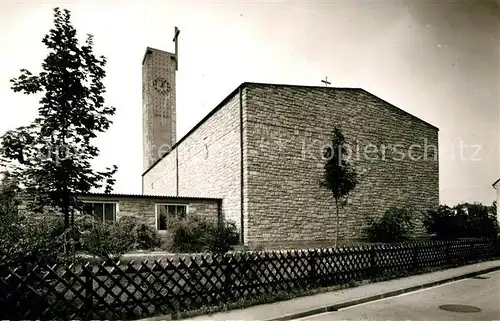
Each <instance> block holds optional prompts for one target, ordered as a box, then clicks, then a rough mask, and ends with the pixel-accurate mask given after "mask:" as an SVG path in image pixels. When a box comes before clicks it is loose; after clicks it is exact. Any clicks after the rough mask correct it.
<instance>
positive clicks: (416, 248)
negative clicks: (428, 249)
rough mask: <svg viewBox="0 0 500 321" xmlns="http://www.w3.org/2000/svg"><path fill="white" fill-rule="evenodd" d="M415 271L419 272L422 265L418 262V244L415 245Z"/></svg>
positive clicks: (413, 259)
mask: <svg viewBox="0 0 500 321" xmlns="http://www.w3.org/2000/svg"><path fill="white" fill-rule="evenodd" d="M412 261H413V270H418V268H419V266H420V264H419V262H418V244H415V245H414V246H413V258H412Z"/></svg>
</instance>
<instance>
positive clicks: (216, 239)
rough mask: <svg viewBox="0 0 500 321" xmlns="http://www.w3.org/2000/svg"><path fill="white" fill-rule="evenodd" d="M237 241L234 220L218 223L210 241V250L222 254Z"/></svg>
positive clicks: (237, 236)
mask: <svg viewBox="0 0 500 321" xmlns="http://www.w3.org/2000/svg"><path fill="white" fill-rule="evenodd" d="M238 243H239V235H238V232H237V229H236V224H234V222H227V223H225V224H219V225H218V226H217V227H216V229H215V230H214V235H213V238H212V240H211V242H210V248H209V250H210V252H212V253H217V254H224V253H226V252H227V251H229V250H231V249H232V248H233V245H237V244H238Z"/></svg>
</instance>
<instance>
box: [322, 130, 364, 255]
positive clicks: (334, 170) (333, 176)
mask: <svg viewBox="0 0 500 321" xmlns="http://www.w3.org/2000/svg"><path fill="white" fill-rule="evenodd" d="M347 155H348V153H347V144H346V139H345V137H344V134H343V133H342V130H341V129H340V128H337V127H335V128H334V129H333V131H332V137H331V145H330V146H329V148H327V149H326V150H325V152H324V158H325V165H324V169H325V171H324V174H323V180H322V181H321V182H320V186H321V187H324V188H326V189H328V190H329V191H330V192H331V193H332V196H333V198H334V200H335V211H336V231H335V246H337V242H338V238H339V226H340V213H339V212H340V211H339V210H340V208H341V207H343V206H344V205H345V201H346V200H347V196H348V195H349V193H351V192H352V191H353V190H354V188H355V187H356V185H357V184H358V175H357V173H356V171H355V169H354V168H353V167H352V166H351V164H349V162H348V161H347V160H346V158H345V157H346V156H347Z"/></svg>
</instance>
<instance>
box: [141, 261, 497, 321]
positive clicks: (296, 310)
mask: <svg viewBox="0 0 500 321" xmlns="http://www.w3.org/2000/svg"><path fill="white" fill-rule="evenodd" d="M494 270H500V260H495V261H487V262H481V263H477V264H472V265H466V266H461V267H458V268H452V269H448V270H443V271H437V272H432V273H426V274H420V275H414V276H409V277H405V278H401V279H395V280H390V281H384V282H377V283H371V284H366V285H361V286H358V287H355V288H350V289H344V290H339V291H333V292H326V293H320V294H315V295H311V296H306V297H300V298H296V299H291V300H287V301H281V302H275V303H270V304H263V305H257V306H253V307H250V308H246V309H238V310H231V311H228V312H220V313H214V314H212V315H203V316H198V317H194V318H190V319H183V320H185V321H188V320H189V321H202V320H203V321H208V320H210V321H226V320H260V321H271V320H272V321H284V320H292V319H295V318H300V317H305V316H309V315H313V314H318V313H323V312H327V311H334V310H337V309H341V308H345V307H348V306H352V305H356V304H360V303H364V302H368V301H373V300H378V299H381V298H384V297H390V296H395V295H399V294H402V293H406V292H410V291H415V290H418V289H422V288H426V287H431V286H435V285H438V284H442V283H446V282H451V281H455V280H458V279H464V278H469V277H473V276H475V275H478V274H483V273H486V272H491V271H494ZM168 319H169V316H163V317H156V318H150V319H147V320H168Z"/></svg>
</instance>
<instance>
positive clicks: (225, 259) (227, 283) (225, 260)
mask: <svg viewBox="0 0 500 321" xmlns="http://www.w3.org/2000/svg"><path fill="white" fill-rule="evenodd" d="M221 261H222V265H223V266H224V294H225V297H226V302H231V298H232V292H231V283H232V282H231V275H232V269H231V268H230V265H231V258H230V257H229V256H228V255H223V256H222V260H221Z"/></svg>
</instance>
